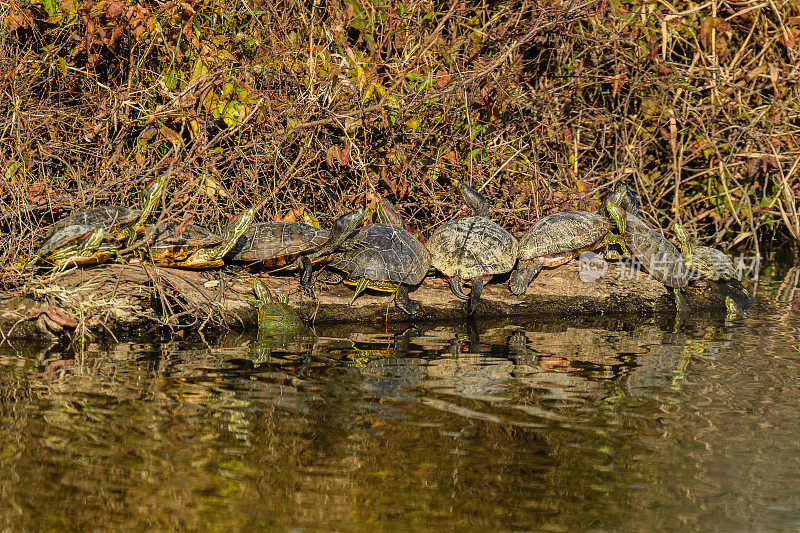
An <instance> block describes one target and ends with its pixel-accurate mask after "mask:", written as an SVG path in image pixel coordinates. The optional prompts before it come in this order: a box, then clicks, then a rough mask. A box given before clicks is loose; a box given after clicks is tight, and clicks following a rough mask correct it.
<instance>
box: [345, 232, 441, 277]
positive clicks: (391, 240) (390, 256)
mask: <svg viewBox="0 0 800 533" xmlns="http://www.w3.org/2000/svg"><path fill="white" fill-rule="evenodd" d="M330 266H331V267H333V268H336V269H338V270H342V271H344V272H346V273H348V274H349V275H350V277H351V278H367V279H369V280H373V281H378V282H381V281H389V282H394V283H405V284H406V285H417V284H419V283H421V282H422V280H423V279H424V278H425V275H426V274H427V273H428V268H429V267H430V266H431V256H430V254H428V250H426V249H425V246H424V245H423V244H422V243H421V242H419V241H418V240H417V239H416V238H415V237H414V236H413V235H411V234H410V233H409V232H407V231H406V230H405V229H403V228H402V227H401V226H397V225H391V224H371V225H369V226H365V227H363V228H361V229H360V230H359V231H358V233H356V234H355V235H354V236H352V237H350V238H349V239H347V241H345V242H344V244H342V246H341V248H340V250H339V252H337V254H336V256H335V257H334V259H333V261H331V263H330Z"/></svg>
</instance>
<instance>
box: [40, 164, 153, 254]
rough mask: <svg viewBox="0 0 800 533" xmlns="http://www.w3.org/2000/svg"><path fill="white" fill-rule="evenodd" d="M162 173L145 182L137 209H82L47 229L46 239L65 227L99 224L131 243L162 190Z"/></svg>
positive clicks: (110, 206) (142, 227) (115, 207)
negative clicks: (147, 182) (150, 181)
mask: <svg viewBox="0 0 800 533" xmlns="http://www.w3.org/2000/svg"><path fill="white" fill-rule="evenodd" d="M165 181H166V177H165V176H160V177H158V178H156V179H155V181H153V183H151V184H150V185H148V186H147V187H146V188H145V189H144V190H143V191H142V192H141V194H140V207H141V208H140V209H131V208H129V207H123V206H118V205H101V206H98V207H94V208H92V209H87V210H85V211H79V212H77V213H73V214H71V215H69V216H67V217H64V218H62V219H61V220H59V221H58V222H56V223H55V224H53V227H52V228H50V232H49V233H48V234H47V236H46V237H45V241H46V242H47V241H49V240H50V239H51V238H52V237H54V236H55V235H56V233H58V232H59V231H61V230H62V229H64V228H66V227H67V226H73V225H86V226H91V227H92V228H98V227H102V228H104V229H105V230H106V231H108V232H109V233H110V234H111V235H113V236H114V238H115V239H116V240H117V241H119V242H120V243H121V242H122V241H125V243H126V246H130V245H132V244H133V241H134V240H135V239H136V236H137V235H139V234H140V233H142V232H143V231H144V228H145V221H146V220H147V217H148V216H150V212H151V211H152V210H153V206H155V203H156V200H158V199H159V198H160V197H161V193H162V192H163V190H164V183H165Z"/></svg>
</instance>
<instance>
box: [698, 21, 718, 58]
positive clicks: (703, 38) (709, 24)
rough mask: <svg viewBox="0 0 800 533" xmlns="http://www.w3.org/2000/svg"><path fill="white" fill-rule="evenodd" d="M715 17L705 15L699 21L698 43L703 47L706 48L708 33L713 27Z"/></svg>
mask: <svg viewBox="0 0 800 533" xmlns="http://www.w3.org/2000/svg"><path fill="white" fill-rule="evenodd" d="M715 22H716V19H714V17H706V18H704V19H703V22H701V23H700V44H701V45H702V46H703V48H704V49H706V50H708V35H709V34H710V33H711V28H713V27H714V23H715Z"/></svg>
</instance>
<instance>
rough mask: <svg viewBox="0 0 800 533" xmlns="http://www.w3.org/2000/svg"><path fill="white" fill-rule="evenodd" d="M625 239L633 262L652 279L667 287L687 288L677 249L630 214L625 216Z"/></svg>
mask: <svg viewBox="0 0 800 533" xmlns="http://www.w3.org/2000/svg"><path fill="white" fill-rule="evenodd" d="M624 239H625V244H626V245H627V246H628V248H629V249H630V251H631V253H632V254H633V255H634V257H635V258H636V261H637V262H638V263H639V264H640V265H641V266H642V267H643V268H644V269H645V270H647V272H648V273H649V274H650V276H652V277H653V278H654V279H656V280H658V281H660V282H661V283H663V284H664V285H666V286H667V287H678V288H680V287H686V285H687V284H688V283H689V270H688V269H687V268H686V266H685V265H684V263H683V255H681V252H680V251H679V250H678V248H676V247H675V245H674V244H672V243H671V242H669V241H668V240H667V239H666V237H664V236H663V235H661V234H660V233H659V232H657V231H655V230H653V229H650V227H649V226H648V225H647V224H645V223H644V221H643V220H642V219H640V218H639V217H637V216H635V215H632V214H630V213H628V215H627V226H626V228H625V235H624Z"/></svg>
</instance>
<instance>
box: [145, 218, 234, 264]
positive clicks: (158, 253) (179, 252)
mask: <svg viewBox="0 0 800 533" xmlns="http://www.w3.org/2000/svg"><path fill="white" fill-rule="evenodd" d="M221 242H222V237H220V236H219V235H217V234H216V233H212V232H211V231H210V230H208V229H206V228H204V227H202V226H197V225H194V224H190V225H188V226H186V227H184V228H183V229H181V227H180V224H177V223H175V222H168V223H167V224H163V225H161V226H159V228H158V229H157V230H156V234H155V236H154V240H153V244H151V245H150V247H149V248H148V252H149V254H150V258H151V259H163V258H168V259H170V260H172V261H174V262H180V261H183V260H185V259H187V258H188V257H189V256H190V255H191V254H192V253H193V252H195V251H196V250H198V249H200V248H205V247H207V246H215V245H217V244H220V243H221Z"/></svg>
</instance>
